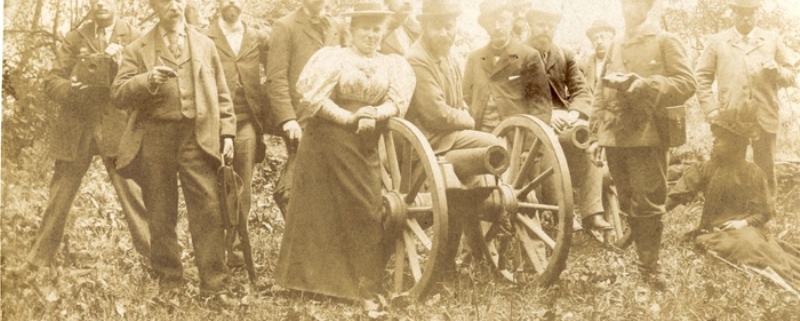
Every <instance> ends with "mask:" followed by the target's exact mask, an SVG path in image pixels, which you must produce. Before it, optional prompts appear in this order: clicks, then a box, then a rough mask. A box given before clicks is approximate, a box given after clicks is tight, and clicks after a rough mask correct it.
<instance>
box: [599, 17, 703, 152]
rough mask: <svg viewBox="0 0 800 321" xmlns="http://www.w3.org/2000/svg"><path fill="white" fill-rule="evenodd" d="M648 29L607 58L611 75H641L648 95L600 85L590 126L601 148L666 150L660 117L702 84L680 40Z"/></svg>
mask: <svg viewBox="0 0 800 321" xmlns="http://www.w3.org/2000/svg"><path fill="white" fill-rule="evenodd" d="M646 23H647V25H644V26H642V28H641V32H639V33H638V34H637V35H634V36H632V37H627V38H625V37H623V38H620V39H616V40H614V43H613V44H612V45H611V47H610V48H609V52H608V53H607V54H606V60H607V63H608V64H607V70H606V71H605V73H612V72H619V73H629V72H630V73H635V74H637V75H638V76H639V77H642V78H643V79H642V80H643V81H644V83H643V84H644V89H643V90H641V91H640V92H638V93H635V94H628V93H626V92H621V91H620V92H618V91H617V90H615V89H612V88H609V87H606V86H605V84H604V83H603V82H602V81H601V82H600V83H599V84H598V85H597V93H596V95H595V97H594V98H595V101H594V106H595V107H594V111H593V113H592V118H591V120H590V126H591V128H592V135H593V138H594V139H597V140H599V143H600V145H601V146H613V147H640V146H651V147H658V146H662V144H661V139H660V138H659V135H658V129H657V127H656V122H655V119H654V117H655V115H656V113H662V112H665V108H666V107H672V106H680V105H683V104H684V103H685V102H686V100H687V99H689V98H690V97H692V95H694V92H695V88H696V83H695V80H694V75H693V74H692V69H691V67H689V58H688V56H687V55H686V50H685V49H684V48H683V44H682V43H681V41H680V39H679V38H678V36H676V35H674V34H671V33H668V32H666V31H663V30H661V28H660V27H658V26H657V25H655V24H652V23H649V22H646ZM602 76H603V75H601V77H602Z"/></svg>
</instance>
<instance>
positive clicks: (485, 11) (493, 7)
mask: <svg viewBox="0 0 800 321" xmlns="http://www.w3.org/2000/svg"><path fill="white" fill-rule="evenodd" d="M478 8H479V9H480V12H481V14H480V15H479V16H478V23H479V24H481V25H483V24H484V22H485V21H486V20H489V19H491V18H493V17H494V16H496V15H497V14H500V13H501V12H503V11H507V10H510V8H509V6H508V5H507V4H505V3H503V1H502V0H484V1H483V2H481V4H480V5H479V7H478Z"/></svg>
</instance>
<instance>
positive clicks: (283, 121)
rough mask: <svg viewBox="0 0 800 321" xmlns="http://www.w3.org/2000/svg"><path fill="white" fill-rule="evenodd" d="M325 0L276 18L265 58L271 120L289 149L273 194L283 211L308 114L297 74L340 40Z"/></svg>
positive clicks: (311, 1) (307, 3) (306, 0)
mask: <svg viewBox="0 0 800 321" xmlns="http://www.w3.org/2000/svg"><path fill="white" fill-rule="evenodd" d="M327 3H328V0H303V6H302V7H301V8H300V9H297V11H295V12H292V13H290V14H288V15H286V16H285V17H283V18H280V19H278V20H276V21H275V23H274V24H273V26H272V27H273V29H272V41H271V44H270V55H269V57H268V58H267V93H268V95H269V101H270V105H271V108H272V114H273V123H274V124H275V125H276V126H278V127H279V128H280V130H281V131H282V132H283V135H284V141H285V142H286V146H287V148H288V149H289V159H288V160H287V163H286V166H284V168H283V171H282V172H281V177H280V178H279V180H278V183H277V186H276V188H275V192H274V194H273V197H274V198H275V202H276V203H277V204H278V207H280V209H281V212H282V213H284V215H285V214H286V207H287V205H288V204H289V195H290V192H291V184H292V172H293V171H294V170H293V167H294V154H295V150H296V147H297V142H298V141H299V140H300V139H301V138H302V127H303V126H304V125H305V122H306V120H307V119H308V117H309V116H310V115H309V113H310V111H309V110H306V109H304V108H302V106H301V104H300V98H301V97H302V96H301V95H300V93H298V92H297V90H296V89H295V86H296V85H297V78H298V77H299V76H300V72H301V71H303V67H305V65H306V63H307V62H308V59H310V58H311V55H313V54H314V53H315V52H317V50H319V49H320V48H322V47H324V46H336V45H341V44H343V39H344V32H343V30H344V29H343V26H342V24H341V23H340V22H339V21H338V20H336V19H334V18H333V17H331V16H330V15H328V14H327V13H325V10H324V9H325V6H326V5H327Z"/></svg>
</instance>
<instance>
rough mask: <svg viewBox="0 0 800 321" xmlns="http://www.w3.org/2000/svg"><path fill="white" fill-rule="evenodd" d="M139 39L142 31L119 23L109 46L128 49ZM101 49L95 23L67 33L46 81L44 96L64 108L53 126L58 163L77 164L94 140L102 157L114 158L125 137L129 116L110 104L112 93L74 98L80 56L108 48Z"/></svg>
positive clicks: (53, 149) (52, 146)
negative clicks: (76, 161)
mask: <svg viewBox="0 0 800 321" xmlns="http://www.w3.org/2000/svg"><path fill="white" fill-rule="evenodd" d="M140 35H141V33H140V32H139V30H136V28H134V27H132V26H130V25H129V24H128V23H126V22H125V21H123V20H120V19H117V21H116V23H115V24H114V31H113V33H112V34H111V40H110V42H109V43H118V44H120V45H123V46H125V45H127V44H129V43H131V42H132V41H133V40H134V39H136V38H138V37H139V36H140ZM99 46H100V44H99V42H98V40H97V37H96V36H95V23H94V22H90V23H87V24H85V25H83V26H82V27H80V28H78V29H75V30H72V31H70V32H68V33H67V35H66V36H65V37H64V43H63V44H61V45H60V46H59V47H58V49H57V51H56V59H55V60H54V61H53V69H51V70H50V72H49V73H48V74H47V76H46V77H45V79H44V91H45V94H46V95H47V97H49V98H50V99H52V100H53V101H55V102H56V103H58V104H59V105H61V109H60V110H59V115H58V118H56V119H55V121H54V122H53V129H52V131H51V139H50V156H52V157H53V158H55V159H57V160H62V161H67V162H71V161H74V160H75V157H76V155H77V153H78V149H79V148H80V147H81V146H83V147H84V148H88V146H89V144H86V143H85V142H87V141H89V140H90V139H91V138H95V139H97V143H98V147H99V149H100V150H99V152H100V154H101V155H103V156H109V157H113V156H115V155H116V153H117V148H118V147H119V142H120V138H121V136H122V131H121V130H120V128H124V127H125V121H126V119H127V112H125V111H124V110H120V109H117V108H114V107H113V106H112V105H111V104H110V99H109V93H108V92H109V91H110V89H108V90H107V91H106V92H105V93H99V92H98V91H92V92H93V93H99V95H97V96H95V97H89V98H90V99H81V97H79V96H78V95H74V94H73V91H72V81H71V80H70V78H71V76H72V75H73V70H74V69H75V66H76V64H77V63H78V62H79V59H80V58H79V55H80V54H81V53H84V54H98V53H102V52H103V51H104V50H105V48H99ZM113 71H116V65H114V66H113V67H112V72H113ZM81 141H84V144H81ZM81 152H88V150H87V151H81Z"/></svg>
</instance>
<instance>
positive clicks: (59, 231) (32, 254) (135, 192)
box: [26, 137, 150, 266]
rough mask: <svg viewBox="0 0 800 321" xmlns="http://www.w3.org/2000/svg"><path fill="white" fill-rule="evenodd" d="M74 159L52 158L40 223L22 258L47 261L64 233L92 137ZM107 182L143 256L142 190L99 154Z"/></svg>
mask: <svg viewBox="0 0 800 321" xmlns="http://www.w3.org/2000/svg"><path fill="white" fill-rule="evenodd" d="M82 145H84V147H85V148H81V149H79V152H78V154H77V156H76V157H75V160H74V161H71V162H68V161H62V160H56V164H55V173H53V178H52V180H51V181H50V189H49V197H48V199H47V205H46V207H45V210H44V214H43V216H42V223H41V225H40V226H39V230H38V231H37V233H36V237H35V239H34V243H33V247H32V248H31V250H30V251H29V252H28V255H27V258H26V260H27V261H28V263H30V264H32V265H36V266H46V265H49V264H51V262H52V260H53V257H54V256H55V253H56V251H57V250H58V247H59V246H60V245H61V240H62V238H63V237H64V230H65V228H66V226H65V225H66V222H67V215H68V214H69V210H70V208H72V203H73V202H74V201H75V198H76V197H77V195H78V191H79V190H80V186H81V182H82V181H83V177H84V176H85V175H86V171H88V170H89V166H90V165H91V164H92V160H93V159H94V155H96V154H97V153H96V152H94V151H95V150H97V142H96V140H94V139H92V138H88V137H86V138H84V140H83V142H82ZM103 164H104V165H105V167H106V172H107V173H108V177H109V178H110V179H111V185H113V186H114V190H115V191H116V192H117V198H118V200H119V202H120V205H121V206H122V212H123V214H124V218H125V222H126V223H127V224H128V229H129V230H130V233H131V239H132V241H133V246H134V248H135V249H136V251H137V252H139V254H141V255H142V256H144V257H149V256H150V230H149V227H148V223H147V211H145V206H144V202H143V201H142V192H141V189H140V188H139V186H138V185H137V184H136V183H135V182H134V181H133V180H129V179H124V178H122V177H121V176H119V175H118V174H117V173H116V171H115V170H114V165H113V164H112V162H111V159H110V158H107V157H103Z"/></svg>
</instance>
